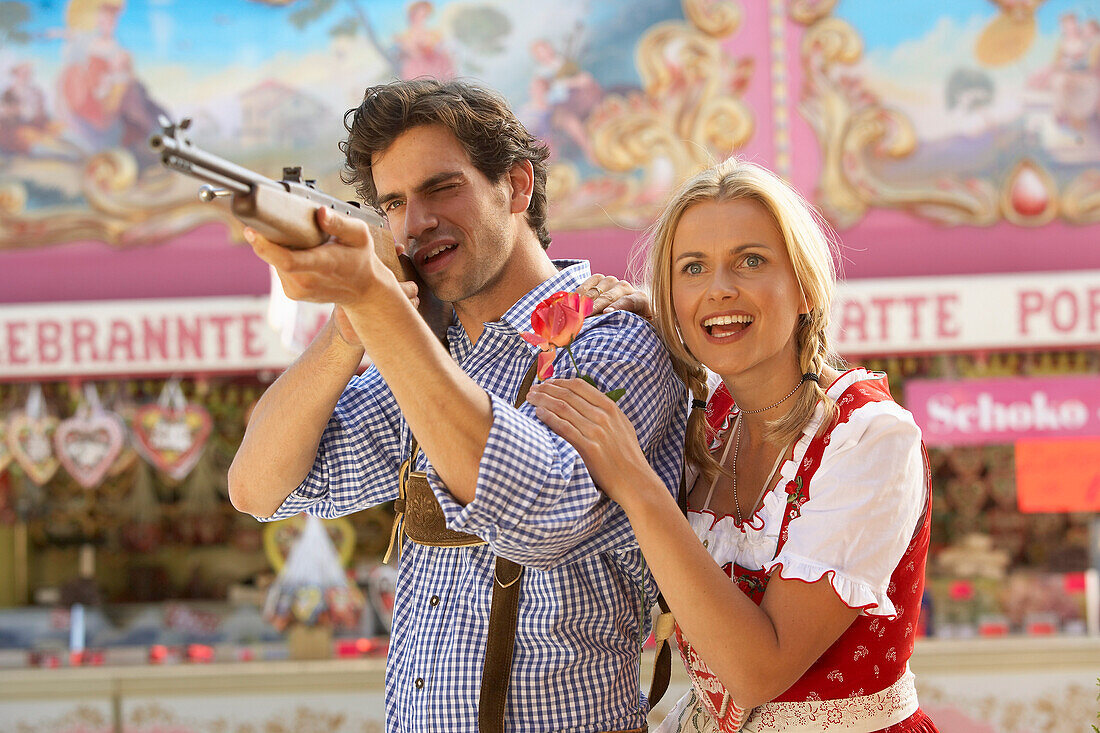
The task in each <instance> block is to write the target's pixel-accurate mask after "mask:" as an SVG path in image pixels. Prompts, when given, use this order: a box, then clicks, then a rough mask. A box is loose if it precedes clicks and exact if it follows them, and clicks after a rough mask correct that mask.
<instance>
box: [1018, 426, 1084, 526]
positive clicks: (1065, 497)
mask: <svg viewBox="0 0 1100 733" xmlns="http://www.w3.org/2000/svg"><path fill="white" fill-rule="evenodd" d="M1016 504H1017V506H1018V507H1019V509H1020V511H1021V512H1100V438H1066V439H1060V440H1022V441H1020V442H1018V443H1016Z"/></svg>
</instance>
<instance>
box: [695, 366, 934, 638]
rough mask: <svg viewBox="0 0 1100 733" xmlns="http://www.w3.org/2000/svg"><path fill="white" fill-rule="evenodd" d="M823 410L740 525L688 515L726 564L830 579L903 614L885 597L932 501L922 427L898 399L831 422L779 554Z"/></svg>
mask: <svg viewBox="0 0 1100 733" xmlns="http://www.w3.org/2000/svg"><path fill="white" fill-rule="evenodd" d="M877 378H882V375H881V373H876V372H869V371H867V370H866V369H862V368H859V369H852V370H850V371H848V372H845V373H844V374H842V375H841V376H840V377H839V378H838V379H837V380H836V381H835V382H834V383H833V384H832V385H830V386H829V387H828V389H827V390H826V393H827V394H828V395H829V396H830V397H832V398H833V399H840V397H841V395H842V394H843V393H844V391H845V390H846V389H848V387H850V386H851V385H853V384H855V383H856V382H858V381H861V380H866V379H877ZM715 386H716V385H715ZM823 412H824V410H823V408H822V407H821V406H819V407H818V410H817V413H816V414H815V416H814V418H813V419H812V420H811V421H810V422H809V424H808V425H806V428H805V429H804V430H803V434H802V436H801V437H800V438H799V439H798V441H797V442H796V443H795V444H794V446H793V449H792V450H791V454H790V457H789V458H788V459H787V460H786V461H784V462H783V464H782V465H781V466H780V469H779V471H780V479H779V482H778V483H777V484H776V486H775V488H774V489H772V490H771V491H769V492H767V494H765V495H764V503H763V505H762V506H761V507H760V509H758V510H757V512H756V513H755V514H753V516H752V517H749V518H747V519H746V520H745V524H744V525H743V526H738V525H737V521H736V519H735V518H734V517H732V516H728V515H727V516H723V517H718V516H716V515H715V514H714V513H713V512H710V511H690V512H689V513H688V521H689V522H690V524H691V526H692V529H693V530H695V534H696V535H698V537H699V539H700V540H701V541H702V542H703V544H704V545H705V546H706V547H707V549H708V550H709V551H710V554H711V556H713V557H714V559H715V560H716V561H717V562H718V564H719V565H725V564H726V563H729V562H733V563H736V564H738V565H740V566H741V567H743V568H746V569H749V570H758V569H761V568H763V569H764V570H765V571H767V572H771V571H772V570H773V569H775V568H777V567H778V568H780V570H779V574H780V577H783V578H785V579H790V578H797V579H799V580H803V581H806V582H811V583H812V582H816V581H818V580H820V579H821V578H822V577H823V576H825V575H828V576H829V582H830V583H831V584H832V586H833V589H834V590H835V591H836V593H837V595H838V596H839V597H840V599H841V600H842V601H844V603H845V604H846V605H848V606H849V607H851V608H859V609H862V613H864V614H868V615H875V616H890V617H893V616H895V615H896V610H895V608H894V604H893V603H892V602H891V601H890V599H889V597H888V596H887V588H888V586H889V583H890V576H891V575H892V574H893V572H894V569H895V568H896V567H897V564H898V562H900V560H901V557H902V555H903V554H904V553H905V549H906V548H907V547H908V546H909V542H910V540H911V539H912V537H913V532H914V529H915V528H916V526H917V521H918V520H919V519H920V518H921V517H922V515H923V512H924V506H925V501H926V495H925V494H926V491H925V483H924V462H923V457H922V451H921V432H920V428H918V427H917V425H916V423H915V422H914V421H913V416H912V415H911V414H910V413H909V412H908V411H907V410H905V409H903V408H902V407H901V406H900V405H898V404H897V403H896V402H892V401H884V402H871V403H868V404H866V405H864V406H863V407H860V408H858V409H857V410H855V411H854V412H853V413H852V414H851V417H850V418H849V419H848V420H847V421H846V422H844V423H842V424H840V425H837V426H836V427H834V428H833V430H832V431H831V433H830V434H829V435H828V441H829V442H828V444H827V445H826V447H825V452H824V454H823V455H822V458H821V463H820V465H819V467H818V469H817V471H816V472H815V473H814V474H813V477H812V478H811V480H810V482H809V484H808V485H807V487H806V490H808V493H809V500H808V501H806V503H805V504H803V505H802V509H801V516H799V517H798V518H796V519H794V520H792V521H791V523H790V527H789V531H788V538H787V542H786V543H785V544H784V545H783V549H782V551H781V552H780V553H779V555H778V556H776V547H777V545H778V541H779V531H780V528H781V527H782V524H783V516H784V513H785V512H786V510H787V492H786V486H787V483H788V482H789V481H793V480H794V477H795V474H796V472H797V469H798V466H799V464H800V463H801V461H802V460H803V458H804V457H805V455H806V450H807V448H809V445H810V441H811V440H812V439H813V436H814V434H815V433H816V432H817V429H818V427H819V426H820V424H821V421H822V419H823Z"/></svg>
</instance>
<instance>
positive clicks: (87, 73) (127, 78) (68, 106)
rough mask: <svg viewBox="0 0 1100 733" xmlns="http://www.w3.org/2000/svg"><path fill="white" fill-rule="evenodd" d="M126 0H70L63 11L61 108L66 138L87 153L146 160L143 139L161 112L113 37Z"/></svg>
mask: <svg viewBox="0 0 1100 733" xmlns="http://www.w3.org/2000/svg"><path fill="white" fill-rule="evenodd" d="M125 7H126V2H125V0H70V2H69V5H68V8H67V10H66V15H65V19H66V28H65V29H64V30H63V31H62V32H61V33H62V34H63V36H64V39H65V48H64V54H63V56H64V62H63V63H64V65H63V68H62V70H61V76H60V79H59V88H58V93H59V100H60V109H61V111H62V114H63V118H64V120H65V122H66V126H67V128H68V133H69V135H70V137H72V138H73V139H74V142H76V143H77V144H78V145H80V146H81V147H82V148H84V149H85V150H86V151H87V152H89V153H92V152H96V151H98V150H103V149H105V148H112V147H122V148H126V149H128V150H130V151H131V152H133V153H134V154H135V156H137V157H138V159H139V160H141V161H143V162H144V161H151V160H152V156H151V155H149V154H148V145H146V141H147V140H148V138H149V135H150V134H151V133H152V132H153V131H154V130H155V129H157V117H158V116H159V115H162V114H164V109H163V108H162V107H161V106H160V105H158V104H157V103H156V102H154V101H153V100H152V98H151V97H150V96H149V94H148V92H147V91H146V89H145V85H144V84H142V83H141V81H140V80H139V79H138V78H137V75H136V74H135V72H134V67H133V60H132V59H131V57H130V53H129V52H128V51H127V50H126V49H125V48H124V47H123V46H122V45H121V44H119V42H118V39H117V38H115V31H116V29H117V27H118V19H119V16H120V15H121V14H122V12H123V10H125Z"/></svg>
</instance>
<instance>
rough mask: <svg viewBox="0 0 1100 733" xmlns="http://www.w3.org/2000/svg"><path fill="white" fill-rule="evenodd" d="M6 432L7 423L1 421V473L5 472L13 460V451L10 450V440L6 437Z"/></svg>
mask: <svg viewBox="0 0 1100 733" xmlns="http://www.w3.org/2000/svg"><path fill="white" fill-rule="evenodd" d="M5 434H6V433H5V425H4V423H3V422H0V473H3V472H4V469H5V468H7V467H8V464H9V463H11V461H12V456H11V451H10V450H8V441H7V440H5V439H4V435H5Z"/></svg>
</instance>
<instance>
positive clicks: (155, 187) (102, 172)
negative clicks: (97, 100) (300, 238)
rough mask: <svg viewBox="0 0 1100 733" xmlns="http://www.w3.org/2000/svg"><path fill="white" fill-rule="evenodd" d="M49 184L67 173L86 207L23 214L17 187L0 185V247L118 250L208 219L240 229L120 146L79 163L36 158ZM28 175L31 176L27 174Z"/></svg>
mask: <svg viewBox="0 0 1100 733" xmlns="http://www.w3.org/2000/svg"><path fill="white" fill-rule="evenodd" d="M34 164H35V165H37V166H38V167H39V168H42V169H43V170H45V169H44V167H45V166H49V168H50V170H47V171H45V173H44V175H47V176H48V177H49V179H50V180H56V179H57V178H58V176H64V175H66V174H67V172H68V169H69V168H72V169H73V170H72V172H74V173H75V174H76V175H75V176H73V177H72V178H74V179H75V180H67V181H66V185H68V186H69V187H70V188H72V190H71V191H70V192H69V193H70V195H81V196H83V199H84V201H85V203H86V205H85V206H80V207H78V208H74V207H71V206H66V207H65V208H63V209H60V210H56V209H41V210H37V211H34V212H28V211H27V190H26V188H25V186H24V184H22V183H19V182H12V183H6V184H3V185H0V250H4V249H21V248H24V247H39V246H42V245H49V244H58V243H62V242H73V241H80V240H96V241H102V242H105V243H107V244H109V245H113V246H117V247H132V246H141V245H147V244H156V243H159V242H163V241H165V240H166V239H170V238H172V237H175V236H178V235H180V234H182V233H184V232H187V231H189V230H191V229H194V228H195V227H196V226H199V225H201V224H205V223H210V222H223V223H225V224H227V225H228V226H229V227H230V231H231V232H232V233H233V235H234V236H235V237H236V238H237V239H240V232H241V225H240V224H239V223H238V222H237V220H236V219H234V218H233V217H232V216H230V215H229V213H228V211H226V210H224V209H223V208H222V207H218V206H211V205H208V204H203V203H202V202H200V201H199V199H198V196H197V195H196V190H197V186H196V185H195V184H194V182H193V181H191V180H188V179H184V178H183V177H182V176H176V175H173V174H171V173H170V172H168V171H162V170H159V169H151V170H147V171H144V172H141V171H139V170H138V166H137V163H136V161H135V160H134V157H133V155H131V154H130V153H129V152H128V151H125V150H121V149H113V150H105V151H101V152H98V153H96V154H94V155H92V156H91V157H89V158H88V159H87V160H86V161H84V162H83V164H82V166H79V167H75V166H73V164H70V163H59V162H56V161H50V162H43V161H35V162H34ZM32 178H33V177H32Z"/></svg>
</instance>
